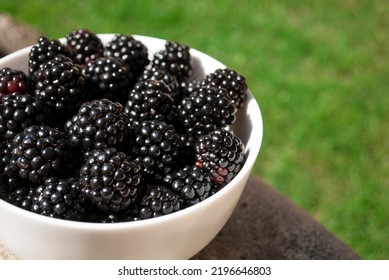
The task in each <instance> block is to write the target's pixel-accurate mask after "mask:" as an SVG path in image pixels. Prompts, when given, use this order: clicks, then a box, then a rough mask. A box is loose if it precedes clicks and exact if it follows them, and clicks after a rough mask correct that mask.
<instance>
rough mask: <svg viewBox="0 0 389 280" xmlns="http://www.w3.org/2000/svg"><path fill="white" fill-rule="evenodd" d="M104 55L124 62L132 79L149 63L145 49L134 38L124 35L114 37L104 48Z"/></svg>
mask: <svg viewBox="0 0 389 280" xmlns="http://www.w3.org/2000/svg"><path fill="white" fill-rule="evenodd" d="M104 55H105V56H111V57H116V58H120V59H121V60H122V61H124V63H125V64H126V65H128V68H129V70H130V72H131V73H132V76H133V77H134V78H135V77H138V76H139V74H140V73H142V71H143V70H144V69H145V67H146V66H147V65H148V64H149V62H150V61H149V58H148V50H147V47H146V46H145V45H144V44H143V43H142V42H140V41H138V40H136V39H135V38H134V37H132V36H129V35H125V34H118V35H115V36H114V37H113V38H112V40H111V41H110V42H108V44H107V45H106V46H105V52H104Z"/></svg>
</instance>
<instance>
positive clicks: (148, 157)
mask: <svg viewBox="0 0 389 280" xmlns="http://www.w3.org/2000/svg"><path fill="white" fill-rule="evenodd" d="M132 137H133V139H134V142H133V144H132V145H131V147H130V149H131V154H132V155H134V156H135V157H136V158H137V159H138V160H139V161H140V162H141V163H142V165H143V167H144V172H145V173H146V174H149V175H154V176H157V175H158V176H159V175H161V174H162V175H163V174H166V173H169V172H170V171H171V168H172V166H173V165H174V163H175V162H176V159H177V156H178V151H179V135H178V134H177V132H176V130H175V128H174V126H172V125H169V124H167V123H165V122H163V121H157V120H147V121H143V122H141V123H140V124H139V125H137V126H135V127H133V130H132Z"/></svg>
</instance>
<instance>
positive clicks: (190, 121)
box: [179, 87, 236, 138]
mask: <svg viewBox="0 0 389 280" xmlns="http://www.w3.org/2000/svg"><path fill="white" fill-rule="evenodd" d="M225 93H226V92H225V90H224V89H221V88H219V89H216V88H206V87H200V88H198V89H196V90H194V91H193V92H192V93H191V94H190V95H189V96H188V97H186V98H184V99H183V100H182V101H181V104H180V106H179V113H180V120H181V122H182V125H183V126H184V127H185V129H186V132H187V133H188V134H190V135H193V136H194V137H196V138H197V137H199V136H201V135H204V134H207V133H209V132H211V131H213V130H215V129H217V128H223V127H225V126H227V125H230V124H232V123H233V122H234V121H235V119H236V116H235V115H236V107H235V106H234V105H233V104H232V103H231V100H230V99H229V98H227V97H226V94H225Z"/></svg>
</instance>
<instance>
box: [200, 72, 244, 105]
mask: <svg viewBox="0 0 389 280" xmlns="http://www.w3.org/2000/svg"><path fill="white" fill-rule="evenodd" d="M201 85H202V86H211V87H217V88H224V89H225V90H227V96H228V97H229V98H230V99H231V100H232V103H233V104H234V105H235V106H236V107H237V108H238V109H239V108H242V106H243V105H244V103H245V101H246V99H247V84H246V79H245V77H243V76H242V75H240V74H239V73H238V72H236V71H235V70H232V69H228V68H225V69H217V70H215V71H214V72H213V73H210V74H208V75H207V76H206V77H205V79H204V80H202V81H201Z"/></svg>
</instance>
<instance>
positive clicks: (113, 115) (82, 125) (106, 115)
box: [65, 99, 128, 151]
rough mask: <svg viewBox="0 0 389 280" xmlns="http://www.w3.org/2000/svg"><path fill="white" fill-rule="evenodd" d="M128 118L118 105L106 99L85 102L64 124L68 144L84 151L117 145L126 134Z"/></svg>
mask: <svg viewBox="0 0 389 280" xmlns="http://www.w3.org/2000/svg"><path fill="white" fill-rule="evenodd" d="M127 125H128V117H127V115H126V114H125V113H124V110H123V106H122V105H121V104H120V103H117V102H112V101H110V100H108V99H96V100H93V101H91V102H85V103H84V104H82V106H81V107H80V109H79V111H78V113H77V114H76V115H74V116H73V117H72V118H71V119H70V120H68V121H67V122H66V124H65V131H66V132H67V133H68V137H69V141H70V144H71V145H72V146H73V147H80V148H81V149H83V150H84V151H89V150H93V149H99V148H107V147H111V146H114V145H116V144H119V143H120V142H121V141H122V140H123V139H124V136H125V135H126V133H127Z"/></svg>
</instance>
